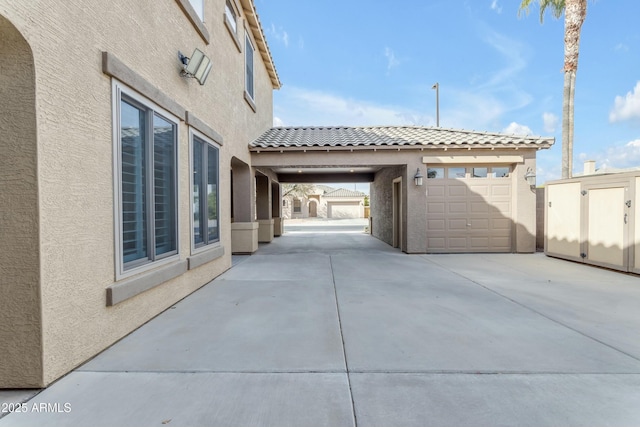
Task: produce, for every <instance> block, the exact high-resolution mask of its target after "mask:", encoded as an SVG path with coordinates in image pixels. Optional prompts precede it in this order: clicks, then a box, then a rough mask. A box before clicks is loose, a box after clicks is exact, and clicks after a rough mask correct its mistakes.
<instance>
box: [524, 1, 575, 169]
mask: <svg viewBox="0 0 640 427" xmlns="http://www.w3.org/2000/svg"><path fill="white" fill-rule="evenodd" d="M534 2H537V3H538V4H539V5H540V22H543V19H544V12H545V10H546V9H550V10H551V12H552V13H553V16H554V17H556V18H560V16H562V12H564V89H563V93H562V178H571V174H572V171H573V100H574V94H575V85H576V72H577V71H578V54H579V52H580V30H581V29H582V24H583V23H584V20H585V18H586V16H587V0H522V2H521V3H520V11H523V10H524V11H526V12H529V7H530V5H531V3H534Z"/></svg>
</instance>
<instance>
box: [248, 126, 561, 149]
mask: <svg viewBox="0 0 640 427" xmlns="http://www.w3.org/2000/svg"><path fill="white" fill-rule="evenodd" d="M554 142H555V139H554V138H553V137H541V136H523V135H508V134H502V133H491V132H477V131H469V130H462V129H444V128H437V127H420V126H370V127H274V128H271V129H269V130H268V131H266V132H265V133H264V134H262V135H261V136H260V137H259V138H258V139H256V140H255V141H253V142H252V143H251V144H249V148H250V150H251V151H260V150H262V149H267V150H268V149H277V150H280V149H284V148H288V149H295V148H299V149H306V148H330V147H346V148H349V147H371V148H377V147H382V148H384V147H396V148H397V147H407V148H412V147H413V148H415V147H416V146H417V147H423V146H429V147H436V148H439V147H451V148H455V147H460V148H467V147H500V148H501V147H504V148H509V147H527V148H549V147H551V146H552V145H553V144H554Z"/></svg>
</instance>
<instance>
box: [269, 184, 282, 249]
mask: <svg viewBox="0 0 640 427" xmlns="http://www.w3.org/2000/svg"><path fill="white" fill-rule="evenodd" d="M271 217H272V218H273V235H274V237H278V236H282V190H281V188H280V184H279V183H277V182H272V183H271Z"/></svg>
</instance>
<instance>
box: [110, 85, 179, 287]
mask: <svg viewBox="0 0 640 427" xmlns="http://www.w3.org/2000/svg"><path fill="white" fill-rule="evenodd" d="M112 94H113V96H112V114H113V115H112V123H113V188H114V204H113V205H114V232H115V236H114V243H115V267H116V271H115V275H116V281H117V280H120V279H124V278H126V277H130V276H133V275H135V274H139V273H141V272H145V271H148V270H151V269H154V268H157V267H159V266H162V265H166V264H170V263H172V262H174V261H175V260H177V259H179V258H180V232H179V227H180V209H179V201H180V194H179V185H178V181H179V178H180V174H179V171H178V165H179V164H180V158H179V156H180V150H179V141H180V119H179V118H177V117H176V116H174V115H173V114H171V113H170V112H169V111H167V110H165V109H164V108H162V107H160V106H159V105H157V104H156V103H154V102H153V101H151V100H149V99H148V98H145V97H144V96H142V95H140V94H139V93H137V92H136V91H135V90H134V89H131V88H130V87H129V86H127V85H125V84H124V83H121V82H119V81H117V80H116V79H112ZM122 95H124V96H125V97H126V98H129V99H130V100H132V101H133V102H135V103H137V104H140V105H142V106H144V107H145V108H148V109H150V110H152V111H153V112H154V113H157V114H158V115H159V116H161V117H162V118H163V119H165V120H167V121H168V122H171V123H172V124H174V125H175V129H176V138H175V141H176V145H175V179H174V186H175V188H174V191H175V195H176V206H175V223H176V224H175V225H176V251H175V253H174V254H171V255H167V256H163V257H159V258H158V259H151V260H148V261H146V262H142V263H141V264H140V265H136V266H133V267H131V268H126V269H125V262H124V259H123V256H124V255H123V242H122V228H123V227H122V180H121V176H122V143H121V135H120V130H121V108H120V107H121V100H122Z"/></svg>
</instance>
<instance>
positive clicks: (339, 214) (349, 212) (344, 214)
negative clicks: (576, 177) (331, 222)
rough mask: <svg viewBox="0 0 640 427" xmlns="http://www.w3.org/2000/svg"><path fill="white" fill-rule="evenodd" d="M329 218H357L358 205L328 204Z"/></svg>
mask: <svg viewBox="0 0 640 427" xmlns="http://www.w3.org/2000/svg"><path fill="white" fill-rule="evenodd" d="M328 208H329V215H330V218H359V217H360V204H352V203H329V204H328Z"/></svg>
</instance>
